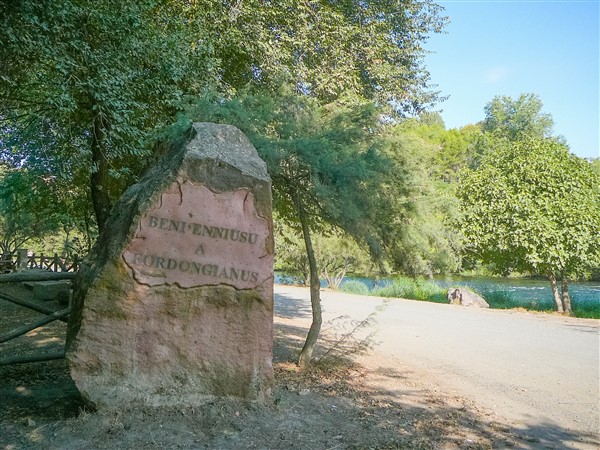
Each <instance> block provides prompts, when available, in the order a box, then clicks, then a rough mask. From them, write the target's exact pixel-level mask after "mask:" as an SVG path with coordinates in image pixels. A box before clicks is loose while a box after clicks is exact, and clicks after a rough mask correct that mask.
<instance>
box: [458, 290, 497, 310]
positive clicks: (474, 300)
mask: <svg viewBox="0 0 600 450" xmlns="http://www.w3.org/2000/svg"><path fill="white" fill-rule="evenodd" d="M448 302H449V303H450V304H451V305H462V306H477V307H479V308H489V307H490V305H489V304H488V302H486V301H485V300H484V299H483V297H481V296H479V295H477V294H476V293H475V292H473V291H470V290H469V289H467V288H449V289H448Z"/></svg>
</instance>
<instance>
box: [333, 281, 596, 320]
mask: <svg viewBox="0 0 600 450" xmlns="http://www.w3.org/2000/svg"><path fill="white" fill-rule="evenodd" d="M470 289H471V290H472V291H473V292H475V293H477V294H478V295H480V296H481V297H483V298H484V299H485V301H486V302H487V303H488V304H489V305H490V308H492V309H525V310H527V311H538V312H554V311H555V310H556V308H555V304H554V302H553V300H552V298H551V297H548V298H547V299H542V300H526V301H523V300H519V299H517V298H516V297H515V296H514V294H512V293H511V292H508V291H506V290H498V289H491V288H490V287H488V288H483V289H479V290H477V289H473V288H470ZM340 290H341V291H342V292H346V293H348V294H355V295H368V296H375V297H391V298H399V299H409V300H421V301H428V302H434V303H445V304H447V303H449V302H448V299H447V293H448V289H445V288H443V287H441V286H440V285H438V284H436V283H434V282H431V281H428V280H424V279H418V278H417V279H414V278H406V277H395V278H394V281H393V282H391V283H389V284H386V285H385V286H374V287H372V288H369V286H367V284H365V283H363V282H362V281H359V280H352V279H351V280H348V281H345V282H344V283H343V284H342V285H341V287H340ZM571 302H572V305H573V309H572V315H573V316H574V317H580V318H588V319H600V302H598V301H596V300H594V299H591V300H587V301H586V300H584V299H579V298H577V296H573V297H572V298H571Z"/></svg>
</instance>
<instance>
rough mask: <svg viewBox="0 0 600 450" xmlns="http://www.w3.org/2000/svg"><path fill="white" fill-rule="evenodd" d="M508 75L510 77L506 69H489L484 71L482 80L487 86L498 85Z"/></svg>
mask: <svg viewBox="0 0 600 450" xmlns="http://www.w3.org/2000/svg"><path fill="white" fill-rule="evenodd" d="M508 75H510V70H509V69H508V67H502V66H498V67H490V68H489V69H488V70H487V71H486V73H485V77H484V79H485V82H486V83H487V84H498V83H500V82H502V81H504V80H505V79H506V78H507V77H508Z"/></svg>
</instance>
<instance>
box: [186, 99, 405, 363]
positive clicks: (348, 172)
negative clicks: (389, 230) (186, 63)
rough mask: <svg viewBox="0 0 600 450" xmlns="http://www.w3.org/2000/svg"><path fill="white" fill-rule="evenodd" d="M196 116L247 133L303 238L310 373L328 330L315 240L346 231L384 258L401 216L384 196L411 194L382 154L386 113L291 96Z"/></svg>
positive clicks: (238, 102)
mask: <svg viewBox="0 0 600 450" xmlns="http://www.w3.org/2000/svg"><path fill="white" fill-rule="evenodd" d="M190 115H191V116H192V118H193V119H194V120H198V119H199V120H210V121H213V122H224V123H230V124H233V125H236V126H237V127H239V128H240V129H241V130H242V131H244V132H245V133H246V135H247V136H248V137H249V139H250V140H251V141H252V142H253V144H254V145H255V147H256V149H257V150H258V152H259V154H260V155H261V157H262V158H263V159H264V160H265V161H266V163H267V167H268V170H269V174H270V176H271V178H272V180H273V201H274V207H275V208H276V209H277V212H278V217H279V219H280V220H282V221H285V222H286V223H287V224H288V225H289V226H291V227H293V228H295V229H297V230H298V231H299V232H300V234H301V236H302V239H303V241H304V247H305V249H306V256H307V262H308V267H309V280H310V292H311V306H312V311H313V321H312V324H311V327H310V330H309V333H308V336H307V338H306V342H305V345H304V347H303V349H302V352H301V354H300V358H299V365H300V366H301V367H303V368H306V367H308V366H309V365H310V363H311V359H312V353H313V350H314V348H315V345H316V342H317V338H318V336H319V333H320V329H321V324H322V316H321V303H320V280H319V272H320V271H319V266H318V264H317V256H316V252H315V249H314V245H313V232H315V231H319V230H323V229H324V228H325V227H329V226H334V227H339V228H340V229H343V230H344V231H345V232H346V233H348V234H350V235H351V236H353V237H354V238H355V239H357V240H358V241H359V242H361V243H362V244H363V245H365V246H367V247H368V248H370V250H371V252H372V254H374V255H378V254H381V253H382V251H383V241H384V238H383V230H382V227H381V226H380V225H381V224H383V223H385V220H383V219H384V217H383V216H384V215H385V218H386V219H387V217H388V215H389V214H391V213H390V211H393V209H394V208H390V205H389V202H388V201H387V200H388V199H389V197H387V193H386V192H385V189H388V191H389V192H399V189H405V180H404V179H403V177H405V176H406V173H405V171H404V169H403V168H402V167H396V166H395V165H394V164H393V160H391V159H390V158H388V157H387V156H386V154H385V153H384V152H381V151H379V148H378V147H379V142H378V139H377V136H378V128H379V127H380V126H381V122H380V120H379V110H378V109H377V108H375V107H374V105H373V104H371V103H368V102H358V101H356V100H354V101H352V100H343V101H339V102H335V103H332V104H327V105H324V106H320V105H319V103H318V102H317V101H316V99H314V98H310V97H307V96H303V95H297V94H294V93H293V92H290V90H285V89H284V90H283V91H282V92H280V94H279V95H278V96H277V97H273V96H270V95H265V94H251V93H247V94H245V95H240V96H238V97H236V98H234V99H232V100H229V101H227V100H224V99H222V98H221V99H219V98H217V99H215V98H207V99H206V100H205V101H203V102H201V103H200V104H198V105H197V108H196V109H195V110H194V111H192V112H190ZM394 168H395V169H396V170H394ZM384 187H385V189H384ZM379 219H382V220H379Z"/></svg>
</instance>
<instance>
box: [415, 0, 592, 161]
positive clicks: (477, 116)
mask: <svg viewBox="0 0 600 450" xmlns="http://www.w3.org/2000/svg"><path fill="white" fill-rule="evenodd" d="M436 3H438V4H439V5H441V6H443V7H444V8H445V13H444V15H447V16H450V20H451V22H450V24H449V25H448V26H447V27H446V28H445V32H446V34H439V35H434V36H432V37H431V38H430V39H429V41H427V43H426V45H425V47H426V49H427V50H429V51H432V52H434V53H433V54H430V55H428V56H427V57H426V59H425V65H426V66H427V69H428V70H429V72H430V73H431V82H432V83H433V84H436V85H438V88H437V89H438V90H440V91H441V94H442V95H449V96H450V98H449V99H448V100H446V101H445V102H442V103H441V104H439V105H438V109H441V110H442V117H443V119H444V122H445V123H446V128H457V127H461V126H463V125H467V124H470V123H476V122H479V121H480V120H482V119H483V118H484V110H483V109H484V106H485V105H486V103H488V102H490V101H491V100H492V99H493V98H494V97H495V96H496V95H508V96H511V97H513V98H515V99H516V98H517V97H518V96H519V95H520V94H521V93H535V94H537V95H538V96H539V97H540V98H541V100H542V102H543V103H544V108H543V112H546V113H550V114H551V115H552V118H553V119H554V134H556V135H559V134H560V135H563V136H564V137H565V138H566V140H567V143H568V144H569V146H570V148H571V152H573V153H575V154H576V155H578V156H581V157H599V156H600V154H599V147H600V131H599V122H600V118H599V109H600V92H599V84H600V81H599V68H600V51H599V41H600V33H599V26H600V8H599V6H600V0H566V1H565V0H559V1H552V0H546V1H533V0H521V1H509V0H497V1H490V0H487V1H486V0H475V1H468V0H445V1H444V0H438V1H436Z"/></svg>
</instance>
